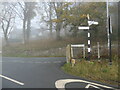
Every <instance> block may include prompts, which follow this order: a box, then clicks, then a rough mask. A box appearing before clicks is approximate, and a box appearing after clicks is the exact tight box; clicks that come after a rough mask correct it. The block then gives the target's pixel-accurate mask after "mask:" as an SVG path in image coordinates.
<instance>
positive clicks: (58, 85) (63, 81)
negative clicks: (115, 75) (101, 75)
mask: <svg viewBox="0 0 120 90" xmlns="http://www.w3.org/2000/svg"><path fill="white" fill-rule="evenodd" d="M71 82H83V83H87V84H91V85H92V86H93V85H95V86H99V87H103V88H108V89H114V88H113V87H109V86H105V85H101V84H97V83H93V82H89V81H85V80H79V79H61V80H57V81H56V82H55V86H56V88H58V89H59V88H65V84H67V83H71ZM88 86H90V85H88ZM88 86H86V87H88ZM95 86H93V87H95ZM64 90H65V89H64Z"/></svg>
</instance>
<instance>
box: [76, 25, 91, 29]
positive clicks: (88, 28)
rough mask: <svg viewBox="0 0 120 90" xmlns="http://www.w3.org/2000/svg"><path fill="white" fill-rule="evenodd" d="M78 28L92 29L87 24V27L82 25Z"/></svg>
mask: <svg viewBox="0 0 120 90" xmlns="http://www.w3.org/2000/svg"><path fill="white" fill-rule="evenodd" d="M78 29H90V28H89V27H88V26H86V27H83V26H80V27H78Z"/></svg>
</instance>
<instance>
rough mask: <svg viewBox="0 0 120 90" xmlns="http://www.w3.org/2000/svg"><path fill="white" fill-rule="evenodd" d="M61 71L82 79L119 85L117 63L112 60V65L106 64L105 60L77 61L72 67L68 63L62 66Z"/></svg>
mask: <svg viewBox="0 0 120 90" xmlns="http://www.w3.org/2000/svg"><path fill="white" fill-rule="evenodd" d="M62 69H63V70H64V71H65V72H66V73H69V74H71V75H74V76H79V77H83V78H86V79H89V80H96V81H99V82H103V83H107V84H111V85H120V82H119V80H118V61H117V60H114V61H113V64H112V65H109V64H108V61H107V60H102V61H100V62H99V61H91V62H88V61H85V60H81V61H77V62H76V64H75V66H74V67H72V66H71V64H70V63H66V64H65V65H64V66H62Z"/></svg>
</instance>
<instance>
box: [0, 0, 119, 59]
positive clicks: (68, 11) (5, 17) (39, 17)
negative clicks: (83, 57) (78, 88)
mask: <svg viewBox="0 0 120 90" xmlns="http://www.w3.org/2000/svg"><path fill="white" fill-rule="evenodd" d="M87 14H89V15H90V19H91V20H94V21H97V22H99V25H97V26H96V25H92V26H91V42H92V47H91V48H93V51H92V53H96V49H95V48H96V47H95V46H96V45H97V42H99V43H100V45H101V53H102V54H103V53H105V55H103V57H107V52H108V51H107V28H106V21H107V13H106V2H22V1H21V2H1V3H0V37H1V38H2V40H1V41H2V44H3V46H2V49H3V56H65V54H66V46H67V45H68V44H85V45H86V46H87V31H85V30H78V27H79V26H87V25H88V23H87ZM109 14H110V15H111V19H112V31H113V33H112V45H113V52H115V53H117V43H118V37H119V36H118V34H119V33H118V3H117V2H110V3H109ZM86 48H87V47H86ZM115 53H114V54H115Z"/></svg>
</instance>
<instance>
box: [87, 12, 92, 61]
mask: <svg viewBox="0 0 120 90" xmlns="http://www.w3.org/2000/svg"><path fill="white" fill-rule="evenodd" d="M87 18H88V21H89V19H90V17H89V14H88V15H87ZM88 25H89V27H90V24H89V23H88ZM87 31H88V57H87V60H88V61H90V56H91V45H90V44H91V42H90V36H91V33H90V29H88V30H87Z"/></svg>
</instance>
